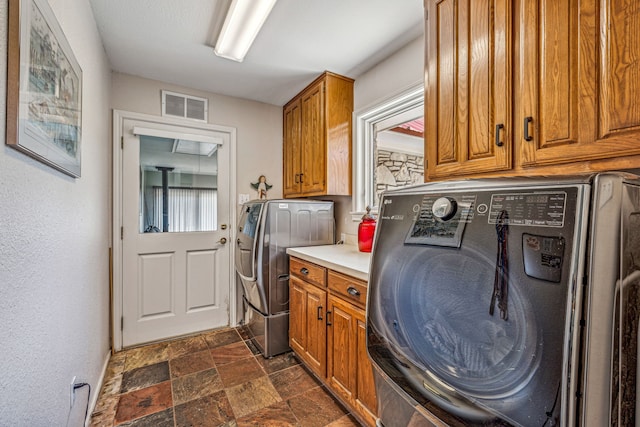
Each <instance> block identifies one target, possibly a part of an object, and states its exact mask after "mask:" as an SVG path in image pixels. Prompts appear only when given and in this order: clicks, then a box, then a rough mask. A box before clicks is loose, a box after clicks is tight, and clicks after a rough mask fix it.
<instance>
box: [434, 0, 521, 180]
mask: <svg viewBox="0 0 640 427" xmlns="http://www.w3.org/2000/svg"><path fill="white" fill-rule="evenodd" d="M425 5H426V8H427V15H426V17H427V20H426V27H425V31H426V34H427V43H426V45H425V48H426V71H425V74H426V75H425V82H426V86H425V115H426V122H427V125H426V135H425V153H427V161H428V165H427V172H428V177H429V178H435V177H450V176H455V175H463V174H470V173H478V172H487V171H495V170H504V169H509V168H511V146H512V135H513V130H512V126H511V96H510V93H511V91H510V89H511V84H510V82H511V68H510V46H511V40H510V37H511V15H512V13H511V9H510V8H511V6H510V5H511V2H510V1H508V0H473V1H469V0H466V1H463V0H427V1H426V2H425Z"/></svg>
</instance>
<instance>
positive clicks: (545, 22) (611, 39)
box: [515, 0, 640, 167]
mask: <svg viewBox="0 0 640 427" xmlns="http://www.w3.org/2000/svg"><path fill="white" fill-rule="evenodd" d="M515 22H516V26H517V28H518V32H517V35H518V48H517V49H516V50H515V58H516V61H517V66H516V69H517V70H518V73H517V74H516V76H515V84H516V91H515V102H516V103H515V105H516V107H515V121H516V124H519V126H517V128H516V130H515V138H516V139H515V141H516V146H518V147H519V150H518V156H517V157H516V159H517V162H518V164H519V165H521V166H525V167H526V166H535V165H545V164H553V163H566V162H574V161H579V160H591V159H598V158H604V157H618V156H626V155H630V154H638V153H640V139H639V138H640V2H638V1H627V0H600V1H596V0H565V1H557V0H547V1H536V2H532V1H525V0H522V1H521V2H518V8H517V17H516V20H515ZM525 120H526V124H525ZM525 127H527V128H528V129H526V130H525ZM525 131H528V135H525Z"/></svg>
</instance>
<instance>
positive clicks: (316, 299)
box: [289, 275, 327, 377]
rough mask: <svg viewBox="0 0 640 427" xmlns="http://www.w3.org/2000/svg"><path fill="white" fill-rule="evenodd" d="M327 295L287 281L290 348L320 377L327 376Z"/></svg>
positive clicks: (297, 281) (313, 287)
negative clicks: (325, 318)
mask: <svg viewBox="0 0 640 427" xmlns="http://www.w3.org/2000/svg"><path fill="white" fill-rule="evenodd" d="M326 307H327V292H326V291H324V290H322V289H319V288H318V287H317V286H315V285H311V284H309V283H307V282H304V281H302V280H300V279H298V278H296V277H295V276H293V275H292V276H291V277H290V279H289V347H291V348H292V349H293V351H295V352H296V353H297V354H298V356H300V358H301V359H302V360H303V361H304V362H305V363H306V365H307V366H308V367H309V368H311V369H312V370H313V371H314V372H315V373H316V374H318V375H319V376H320V377H324V376H326V374H327V351H326V348H327V345H326V342H327V327H326V325H325V320H324V317H325V311H326Z"/></svg>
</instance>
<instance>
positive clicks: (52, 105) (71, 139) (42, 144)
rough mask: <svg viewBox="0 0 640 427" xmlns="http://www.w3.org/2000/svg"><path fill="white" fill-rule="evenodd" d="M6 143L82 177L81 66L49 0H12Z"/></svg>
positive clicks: (68, 172)
mask: <svg viewBox="0 0 640 427" xmlns="http://www.w3.org/2000/svg"><path fill="white" fill-rule="evenodd" d="M7 51H8V52H7V53H8V58H7V138H6V143H7V145H9V146H11V147H13V148H15V149H17V150H20V151H22V152H24V153H26V154H27V155H29V156H31V157H33V158H35V159H37V160H39V161H41V162H43V163H46V164H48V165H49V166H52V167H54V168H56V169H58V170H60V171H62V172H64V173H66V174H67V175H71V176H73V177H79V176H80V160H81V159H80V148H81V135H82V70H81V69H80V66H79V65H78V62H77V61H76V58H75V57H74V55H73V52H72V51H71V47H70V46H69V43H68V42H67V39H66V38H65V36H64V33H63V32H62V28H60V25H59V24H58V21H57V20H56V18H55V16H54V14H53V11H52V10H51V8H50V7H49V4H48V3H47V1H46V0H9V34H8V49H7Z"/></svg>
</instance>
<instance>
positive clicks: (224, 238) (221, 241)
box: [218, 237, 227, 245]
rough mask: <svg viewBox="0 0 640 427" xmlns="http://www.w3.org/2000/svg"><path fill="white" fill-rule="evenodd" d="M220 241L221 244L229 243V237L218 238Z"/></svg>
mask: <svg viewBox="0 0 640 427" xmlns="http://www.w3.org/2000/svg"><path fill="white" fill-rule="evenodd" d="M218 243H220V244H221V245H224V244H225V243H227V238H226V237H223V238H222V239H220V240H218Z"/></svg>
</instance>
